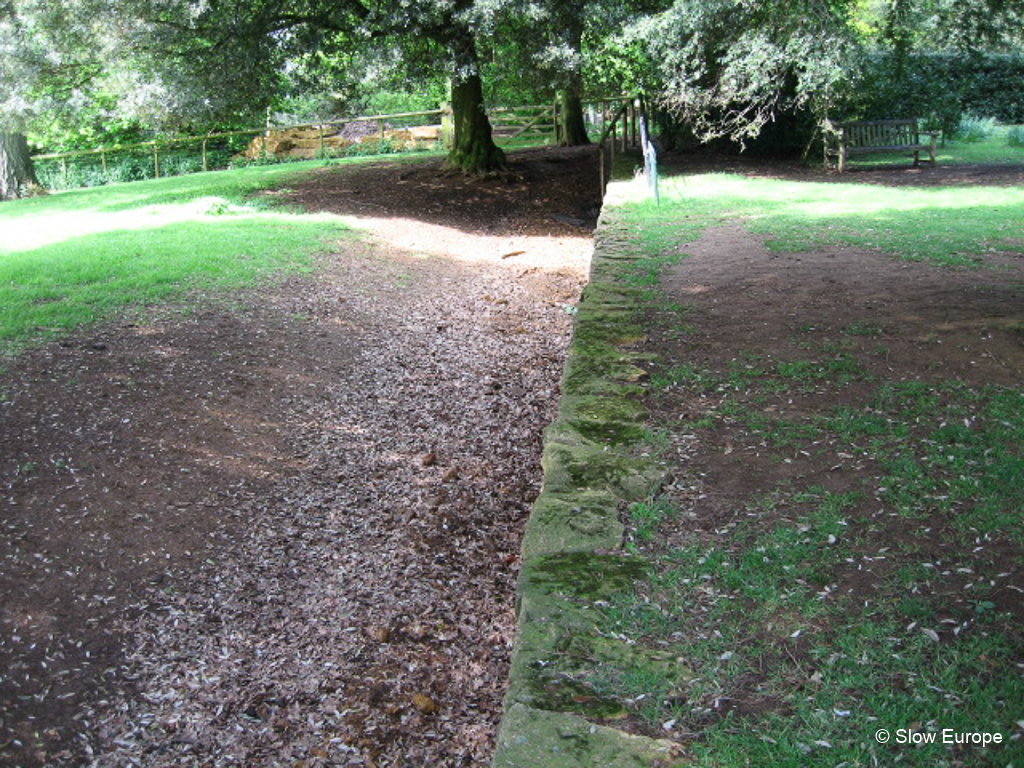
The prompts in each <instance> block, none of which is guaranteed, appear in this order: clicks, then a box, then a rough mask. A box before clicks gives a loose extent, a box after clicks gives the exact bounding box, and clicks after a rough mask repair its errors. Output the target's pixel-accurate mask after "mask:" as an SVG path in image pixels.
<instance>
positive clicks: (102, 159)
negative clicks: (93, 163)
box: [100, 151, 107, 176]
mask: <svg viewBox="0 0 1024 768" xmlns="http://www.w3.org/2000/svg"><path fill="white" fill-rule="evenodd" d="M100 162H101V163H103V175H104V176H106V175H107V153H106V152H102V151H101V152H100Z"/></svg>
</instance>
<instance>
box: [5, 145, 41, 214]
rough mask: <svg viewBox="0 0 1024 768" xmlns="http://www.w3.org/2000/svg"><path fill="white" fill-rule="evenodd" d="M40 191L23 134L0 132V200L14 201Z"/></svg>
mask: <svg viewBox="0 0 1024 768" xmlns="http://www.w3.org/2000/svg"><path fill="white" fill-rule="evenodd" d="M42 191H43V188H42V187H41V186H39V181H38V179H36V170H35V168H34V167H33V165H32V157H31V156H30V155H29V151H28V141H27V140H26V139H25V134H23V133H5V132H3V131H0V200H14V199H15V198H18V197H25V196H27V195H33V194H38V193H40V192H42Z"/></svg>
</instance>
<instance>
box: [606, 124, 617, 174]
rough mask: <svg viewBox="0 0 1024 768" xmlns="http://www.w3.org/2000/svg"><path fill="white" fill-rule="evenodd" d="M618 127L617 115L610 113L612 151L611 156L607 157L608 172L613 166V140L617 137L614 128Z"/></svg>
mask: <svg viewBox="0 0 1024 768" xmlns="http://www.w3.org/2000/svg"><path fill="white" fill-rule="evenodd" d="M618 127H619V118H618V115H612V140H611V148H612V152H611V157H610V158H609V159H608V170H609V172H611V170H612V169H613V168H615V142H616V140H617V137H616V135H615V133H616V130H617V129H618Z"/></svg>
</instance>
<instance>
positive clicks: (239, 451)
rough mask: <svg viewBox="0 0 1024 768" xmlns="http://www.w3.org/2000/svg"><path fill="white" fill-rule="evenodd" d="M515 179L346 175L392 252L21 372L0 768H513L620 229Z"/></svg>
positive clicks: (525, 173)
mask: <svg viewBox="0 0 1024 768" xmlns="http://www.w3.org/2000/svg"><path fill="white" fill-rule="evenodd" d="M511 171H512V175H511V176H506V177H502V178H495V179H489V180H483V181H469V180H466V179H463V178H462V177H459V176H453V175H449V174H445V173H442V172H441V170H440V168H439V167H438V163H436V162H435V161H428V162H426V163H423V162H420V163H416V164H412V165H408V166H403V165H396V166H390V165H380V166H373V167H369V168H362V169H359V170H354V169H341V168H326V169H324V170H323V171H321V172H319V173H317V174H315V176H314V177H313V179H312V180H311V181H310V182H309V183H308V184H303V185H301V186H297V187H296V188H295V189H293V190H292V191H291V192H290V193H289V196H290V197H291V199H292V201H293V202H296V203H299V204H301V205H303V206H304V207H307V208H310V209H313V210H331V211H335V212H340V213H344V214H347V215H351V216H352V217H353V219H352V222H353V224H355V225H357V226H363V227H365V228H367V229H369V230H371V231H372V232H376V233H377V236H368V235H364V236H355V235H354V236H352V237H350V238H346V239H344V240H343V241H341V242H340V243H339V244H338V247H337V249H336V250H335V251H334V252H333V253H331V254H329V255H325V256H324V257H323V258H322V259H321V261H320V263H319V264H318V267H317V270H316V272H315V274H313V275H312V276H310V277H303V278H293V279H289V280H288V281H286V282H284V283H281V284H269V285H266V286H264V287H262V288H261V289H260V290H258V291H252V292H248V293H246V294H239V295H235V296H231V297H223V296H221V297H216V298H213V297H202V296H196V297H194V301H193V302H191V303H190V304H189V305H188V306H187V307H177V308H165V309H163V310H158V311H154V312H152V313H151V314H149V315H147V318H146V319H145V320H140V321H134V322H128V321H124V322H115V323H112V324H109V325H107V326H104V327H102V328H96V329H93V330H90V331H89V332H88V333H84V334H80V335H77V336H73V337H69V338H66V339H64V340H62V341H60V342H55V343H51V344H48V345H47V346H45V347H43V348H40V349H37V350H34V351H30V352H27V353H24V354H22V355H21V356H19V357H17V358H15V359H13V360H11V361H9V362H8V363H6V364H5V366H6V370H5V371H4V372H3V373H2V374H0V432H2V435H3V444H2V448H0V476H2V478H3V485H2V494H0V519H2V525H3V536H2V538H0V589H2V591H3V593H4V595H5V598H4V604H3V609H2V614H0V711H2V713H3V714H2V716H0V762H2V763H3V764H9V765H19V766H32V765H86V764H95V765H101V766H107V765H126V764H141V765H150V766H177V765H185V764H196V765H225V766H226V765H247V766H249V765H279V764H284V763H288V764H301V765H308V766H313V765H353V766H369V765H376V766H390V765H432V766H476V765H485V764H486V763H487V761H488V759H489V756H490V752H491V749H492V746H493V738H494V729H495V726H496V723H497V719H498V717H499V714H500V702H501V696H502V693H503V689H504V684H505V677H506V673H507V663H508V657H509V652H510V644H511V640H512V634H513V631H514V615H513V608H512V599H513V594H514V585H515V580H516V576H517V569H518V565H517V559H518V551H519V539H520V535H521V529H522V525H523V523H524V522H525V518H526V515H527V513H528V510H529V505H530V503H531V501H532V500H533V498H534V497H535V495H536V493H537V489H538V484H539V464H538V461H539V451H540V439H541V429H542V428H543V426H544V425H545V424H546V423H547V422H548V421H549V420H550V419H551V417H552V416H553V412H554V407H555V401H556V398H557V389H558V381H559V377H560V373H561V366H562V362H563V357H564V352H565V348H566V344H567V341H568V336H569V331H570V326H571V322H570V321H571V315H569V314H568V313H567V312H566V311H565V310H566V306H567V305H569V304H571V303H573V302H574V301H575V300H576V298H577V297H578V295H579V290H580V288H581V286H582V284H583V282H584V280H585V278H586V274H587V260H588V258H589V243H590V240H589V228H590V227H592V225H593V222H594V218H595V216H596V213H597V209H598V206H599V200H598V199H597V194H596V193H597V183H596V168H595V165H594V157H593V153H592V152H589V151H582V152H580V151H547V152H528V153H522V154H521V155H513V156H512V163H511ZM367 214H370V215H369V216H368V215H367ZM389 234H390V235H393V236H394V238H393V240H392V241H389V240H387V239H385V236H387V235H389ZM410 238H415V244H411V243H410ZM466 238H469V242H470V243H471V247H469V248H467V247H466Z"/></svg>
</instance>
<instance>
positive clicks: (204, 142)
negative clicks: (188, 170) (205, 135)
mask: <svg viewBox="0 0 1024 768" xmlns="http://www.w3.org/2000/svg"><path fill="white" fill-rule="evenodd" d="M203 170H204V171H208V170H210V169H209V168H208V167H207V166H206V139H203Z"/></svg>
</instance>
